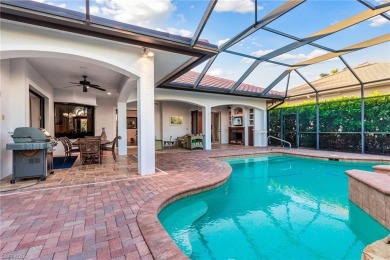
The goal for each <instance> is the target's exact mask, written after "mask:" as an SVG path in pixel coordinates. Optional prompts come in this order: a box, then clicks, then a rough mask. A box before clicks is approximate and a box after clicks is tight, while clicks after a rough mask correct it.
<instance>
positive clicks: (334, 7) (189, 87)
mask: <svg viewBox="0 0 390 260" xmlns="http://www.w3.org/2000/svg"><path fill="white" fill-rule="evenodd" d="M0 2H1V6H0V7H1V8H0V12H1V17H2V19H7V20H11V21H16V22H24V23H29V24H32V25H37V26H44V27H48V28H51V29H56V30H64V31H68V32H72V33H79V34H85V35H89V36H92V37H100V38H105V39H108V40H114V41H121V42H124V43H128V44H134V45H139V46H143V47H149V48H155V49H161V50H164V51H169V52H176V53H179V54H182V55H186V56H188V57H189V58H190V59H189V61H188V62H186V63H184V64H183V65H182V66H180V67H178V68H177V69H176V70H175V71H174V72H173V73H171V74H170V75H168V76H166V77H165V78H163V79H162V80H160V81H159V82H158V83H157V84H156V87H157V88H166V89H174V90H185V91H193V92H204V93H216V94H221V95H236V96H244V97H250V98H259V99H262V100H264V99H265V100H267V102H268V109H269V113H268V115H269V117H268V134H269V135H272V136H276V137H279V138H282V139H286V140H287V141H289V142H291V143H292V145H293V146H294V147H306V148H314V149H324V150H338V151H349V152H359V153H373V154H386V155H389V154H390V105H389V104H390V102H389V101H390V98H389V95H390V51H389V50H390V44H389V41H390V22H389V21H390V13H389V12H390V2H389V1H378V0H346V1H331V0H329V1H316V0H308V1H305V0H294V1H292V0H291V1H260V0H239V1H234V0H210V1H206V0H204V1H184V0H183V1H181V0H179V1H158V0H156V1H143V2H145V3H143V2H142V1H109V0H107V1H97V0H85V1H84V0H75V1H59V0H53V1H48V2H46V1H44V2H43V3H39V1H26V0H1V1H0ZM65 2H66V4H64V3H65ZM141 2H142V3H141ZM149 2H150V3H149ZM156 3H159V4H160V7H161V8H160V9H158V10H157V9H155V8H152V5H153V4H156ZM134 8H135V9H137V10H138V9H139V10H142V11H144V12H150V14H151V15H150V16H134V15H133V16H129V15H127V13H126V12H128V10H131V9H134ZM164 10H167V11H166V12H165V11H164ZM164 12H165V13H164ZM141 13H142V12H141ZM378 64H379V65H380V66H379V65H378ZM371 65H372V66H371ZM376 65H378V66H379V67H380V68H379V67H376ZM221 78H222V79H227V80H221ZM221 97H223V96H221ZM264 130H265V129H264ZM279 144H280V143H279V142H276V141H273V142H272V143H271V145H279Z"/></svg>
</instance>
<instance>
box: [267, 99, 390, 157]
mask: <svg viewBox="0 0 390 260" xmlns="http://www.w3.org/2000/svg"><path fill="white" fill-rule="evenodd" d="M287 114H298V117H299V132H300V133H303V134H300V140H299V145H300V146H302V147H315V134H313V133H315V132H316V104H315V103H314V102H311V103H305V104H297V105H291V104H288V103H287V104H284V105H283V106H280V107H278V108H276V109H273V110H271V111H269V114H268V120H269V121H268V122H269V128H268V131H269V134H270V135H273V136H277V137H281V132H282V125H281V119H282V117H283V116H284V115H287ZM286 118H287V117H286ZM291 118H293V119H294V116H289V117H288V119H289V120H288V121H287V122H286V129H287V128H288V129H290V130H291V129H292V125H293V124H294V122H291ZM294 120H295V119H294ZM364 121H365V122H364V127H365V131H364V132H365V133H366V135H365V136H366V143H365V147H366V150H367V151H369V150H370V149H371V150H375V152H373V153H381V154H386V153H388V152H389V149H390V95H386V96H384V95H382V96H381V95H379V94H378V93H374V95H373V96H371V97H367V98H365V99H364ZM319 126H320V129H319V130H320V133H322V134H321V135H320V147H321V149H329V150H345V151H351V150H359V149H360V148H361V141H360V140H361V137H360V136H361V135H360V132H361V126H362V124H361V99H360V98H356V97H351V98H347V97H341V98H337V99H333V100H328V101H323V102H321V103H319ZM294 130H295V127H294ZM327 132H333V134H326V133H327ZM348 132H354V134H353V133H349V134H347V133H348ZM281 138H283V136H282V137H281ZM286 138H287V137H286ZM289 138H290V137H289ZM290 139H291V138H290ZM290 141H293V139H292V140H290ZM359 147H360V148H359Z"/></svg>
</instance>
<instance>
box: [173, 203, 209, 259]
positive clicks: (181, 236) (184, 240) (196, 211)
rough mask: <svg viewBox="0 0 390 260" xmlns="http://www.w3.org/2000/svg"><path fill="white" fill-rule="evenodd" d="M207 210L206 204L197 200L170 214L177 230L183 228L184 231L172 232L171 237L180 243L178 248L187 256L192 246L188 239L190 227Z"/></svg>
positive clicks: (190, 252) (189, 254)
mask: <svg viewBox="0 0 390 260" xmlns="http://www.w3.org/2000/svg"><path fill="white" fill-rule="evenodd" d="M207 210H208V206H207V204H206V203H205V202H204V201H197V202H194V203H192V204H189V205H187V206H184V207H182V208H180V209H178V210H176V211H175V213H174V214H172V216H173V218H172V219H174V220H175V224H174V226H176V227H177V230H182V231H183V230H185V232H179V233H176V232H175V233H173V234H172V235H173V239H174V240H175V241H176V242H177V243H178V244H179V245H180V249H181V250H182V251H183V252H184V253H185V254H186V255H187V256H189V257H190V256H191V254H192V246H191V242H190V239H189V234H190V227H191V226H192V224H193V223H194V222H195V221H197V220H198V219H199V218H201V217H202V216H203V215H204V214H206V212H207ZM169 226H170V225H169ZM175 229H176V228H175ZM169 233H170V232H169Z"/></svg>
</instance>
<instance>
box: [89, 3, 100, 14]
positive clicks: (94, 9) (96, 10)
mask: <svg viewBox="0 0 390 260" xmlns="http://www.w3.org/2000/svg"><path fill="white" fill-rule="evenodd" d="M89 12H90V13H91V14H92V15H97V14H99V13H100V8H99V7H98V6H96V5H92V6H91V7H90V8H89Z"/></svg>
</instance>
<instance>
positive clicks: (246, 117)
mask: <svg viewBox="0 0 390 260" xmlns="http://www.w3.org/2000/svg"><path fill="white" fill-rule="evenodd" d="M243 115H244V118H243V122H244V135H245V138H244V145H245V146H248V145H249V130H248V127H249V110H248V108H244V111H243Z"/></svg>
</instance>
